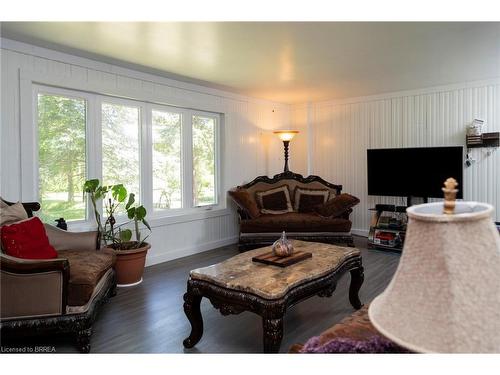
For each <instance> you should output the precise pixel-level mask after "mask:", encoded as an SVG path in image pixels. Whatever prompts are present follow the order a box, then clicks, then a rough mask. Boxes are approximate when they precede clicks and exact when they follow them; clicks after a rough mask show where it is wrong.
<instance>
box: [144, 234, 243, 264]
mask: <svg viewBox="0 0 500 375" xmlns="http://www.w3.org/2000/svg"><path fill="white" fill-rule="evenodd" d="M237 242H238V236H233V237H229V238H225V239H222V240H217V241H211V242H205V243H203V244H201V245H195V246H190V247H185V248H182V249H174V250H171V251H168V252H165V253H163V254H156V255H153V256H148V257H147V258H146V267H149V266H153V265H155V264H159V263H163V262H167V261H169V260H174V259H178V258H183V257H186V256H189V255H194V254H199V253H203V252H205V251H208V250H213V249H216V248H218V247H222V246H227V245H232V244H235V243H237Z"/></svg>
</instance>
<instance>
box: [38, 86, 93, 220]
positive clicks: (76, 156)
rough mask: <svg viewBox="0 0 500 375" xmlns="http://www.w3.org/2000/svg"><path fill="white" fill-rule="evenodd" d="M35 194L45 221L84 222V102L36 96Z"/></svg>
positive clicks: (73, 99)
mask: <svg viewBox="0 0 500 375" xmlns="http://www.w3.org/2000/svg"><path fill="white" fill-rule="evenodd" d="M37 112H38V119H37V120H38V165H39V167H38V177H39V181H38V192H39V198H40V203H41V205H42V211H41V212H40V215H41V217H42V219H43V220H44V221H47V222H52V223H53V222H54V220H55V219H58V218H60V217H64V218H65V219H66V220H68V221H70V220H81V219H85V202H84V197H83V192H82V186H83V183H84V181H85V176H86V163H85V149H86V143H85V133H86V113H87V103H86V101H85V100H84V99H81V98H76V97H75V98H73V97H66V96H61V95H52V94H48V93H38V95H37Z"/></svg>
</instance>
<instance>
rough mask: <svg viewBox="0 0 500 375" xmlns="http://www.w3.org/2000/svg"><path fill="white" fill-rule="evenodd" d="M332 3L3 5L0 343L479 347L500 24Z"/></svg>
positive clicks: (488, 269) (492, 226)
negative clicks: (264, 11)
mask: <svg viewBox="0 0 500 375" xmlns="http://www.w3.org/2000/svg"><path fill="white" fill-rule="evenodd" d="M260 5H262V4H260V3H259V6H260ZM256 6H257V5H256ZM347 8H349V7H347ZM35 9H37V8H36V4H35V5H34V8H33V9H32V10H31V11H35ZM184 9H185V8H184ZM203 9H205V8H203ZM484 9H489V8H488V7H485V8H484ZM298 11H299V12H300V11H301V10H298ZM351 11H352V10H351ZM485 13H487V12H485ZM21 14H22V13H21ZM348 14H349V13H346V16H345V17H344V18H343V19H336V20H329V21H328V22H325V20H323V17H321V16H319V15H318V14H316V16H311V17H310V18H307V17H306V16H304V18H303V17H301V15H300V13H299V15H291V16H289V17H288V18H286V19H281V18H279V17H278V16H276V15H275V16H274V17H275V18H274V19H273V16H271V19H265V20H261V18H259V17H257V16H255V15H254V14H253V13H252V16H248V17H251V18H245V17H243V16H242V15H241V14H238V15H232V14H230V15H228V16H227V18H228V19H226V20H225V21H230V22H218V21H219V20H220V17H219V16H217V15H215V16H213V18H211V19H206V18H201V19H199V20H196V21H195V20H192V17H185V16H184V17H181V19H179V20H175V19H170V18H166V19H163V18H159V19H157V18H154V17H153V19H151V20H150V21H147V22H144V21H143V20H142V19H141V22H139V21H137V19H138V18H137V17H134V15H133V14H132V15H130V14H129V15H127V16H124V17H121V18H119V19H118V20H112V19H111V18H110V19H109V20H108V19H107V18H105V20H102V19H97V20H95V21H92V22H88V20H89V19H92V18H91V17H89V18H86V19H84V20H74V19H73V18H72V17H71V16H70V15H67V14H64V12H63V13H62V15H61V17H60V18H59V19H58V21H63V22H51V21H48V20H47V19H44V18H43V16H42V18H41V19H35V18H33V17H32V18H29V19H30V21H27V18H26V17H24V16H21V17H19V14H18V16H17V17H16V16H11V17H6V18H5V19H3V20H2V22H1V25H0V30H1V57H0V58H1V82H2V85H1V119H2V120H1V121H2V127H1V143H0V146H1V150H0V155H1V160H0V165H1V180H0V196H1V201H0V204H1V205H0V219H1V226H0V227H1V240H2V254H1V269H2V273H1V277H2V278H1V298H2V300H1V301H2V302H1V311H2V316H1V323H0V327H1V329H0V332H1V341H2V342H1V352H2V354H14V353H36V352H46V353H79V352H80V353H91V354H94V353H96V354H97V353H108V354H110V353H127V354H132V353H167V354H173V353H177V354H181V353H182V354H187V353H219V354H228V353H241V354H246V353H259V354H262V353H288V355H286V356H282V357H285V358H290V357H297V356H298V357H311V356H303V355H302V356H301V355H298V354H305V353H393V354H394V353H404V357H405V358H407V357H408V358H414V357H419V356H412V355H409V353H497V354H498V353H500V340H499V338H498V337H499V335H498V332H500V325H499V324H500V319H498V318H499V317H500V315H499V313H498V310H497V308H500V280H499V279H498V275H499V274H500V273H499V272H498V271H499V268H500V236H499V232H500V151H499V150H498V148H499V146H500V144H499V134H500V120H499V119H500V22H491V21H495V20H492V19H489V18H488V16H486V17H487V19H486V20H484V21H489V22H483V19H481V18H480V17H478V16H477V15H475V16H474V17H473V19H471V20H468V19H467V17H465V16H464V15H463V14H460V15H458V16H456V18H449V17H446V16H444V15H443V16H442V20H441V22H429V21H435V20H434V19H433V20H429V21H426V17H423V16H420V17H421V19H419V20H418V21H420V22H403V21H406V20H408V18H407V16H405V15H404V14H402V15H399V16H396V15H395V16H394V20H399V22H368V21H384V20H386V17H383V16H382V17H381V19H380V20H374V19H372V18H371V17H368V18H366V19H365V20H364V22H361V20H362V19H363V17H358V16H356V17H353V16H352V15H351V16H350V17H349V16H348ZM491 14H494V12H491ZM242 17H243V18H242ZM2 18H3V17H2ZM48 19H50V17H49V18H48ZM186 19H191V21H189V22H184V21H185V20H186ZM353 19H355V20H357V21H356V22H353V21H352V20H353ZM278 20H280V21H285V22H277V21H278ZM301 20H302V22H295V21H301ZM306 20H307V21H316V22H305V21H306ZM319 20H322V22H319ZM83 21H86V22H83ZM114 21H120V22H114ZM240 21H251V22H240ZM265 21H266V22H265ZM267 21H272V22H267ZM292 21H293V22H292ZM340 21H349V22H340ZM456 21H464V22H456ZM465 21H467V22H465ZM469 21H470V22H469ZM457 249H461V250H462V251H460V252H457ZM471 254H474V255H471ZM471 258H472V259H471ZM323 297H327V298H323ZM439 301H441V302H439ZM443 301H446V302H443ZM480 322H482V323H481V324H480ZM485 322H487V323H485ZM242 327H245V329H242ZM5 357H9V356H8V355H5ZM80 357H82V356H79V357H78V358H80ZM83 357H85V356H83ZM321 357H325V356H321ZM352 357H353V358H358V357H359V356H352ZM445 357H446V356H445ZM259 358H261V357H259ZM271 358H272V357H271ZM329 358H330V359H329ZM331 358H332V357H328V356H326V359H322V361H326V362H322V363H324V364H326V365H328V364H329V363H330V362H329V361H332V359H331ZM335 358H337V356H335ZM423 358H425V356H424V357H423ZM493 358H494V360H496V361H497V362H498V356H494V357H493ZM281 360H282V359H281ZM448 360H449V358H448ZM263 361H265V360H264V359H263ZM409 361H414V360H413V359H409ZM447 363H448V364H449V362H447ZM473 363H474V364H475V365H477V362H476V360H475V359H471V362H470V363H467V364H473Z"/></svg>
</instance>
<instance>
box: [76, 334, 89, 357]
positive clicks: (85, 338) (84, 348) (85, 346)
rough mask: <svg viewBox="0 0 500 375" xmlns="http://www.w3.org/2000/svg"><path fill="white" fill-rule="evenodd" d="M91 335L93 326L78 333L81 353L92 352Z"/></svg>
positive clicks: (77, 342)
mask: <svg viewBox="0 0 500 375" xmlns="http://www.w3.org/2000/svg"><path fill="white" fill-rule="evenodd" d="M90 336H92V328H88V329H83V330H81V331H78V332H77V334H76V346H77V348H78V350H79V351H80V353H89V352H90Z"/></svg>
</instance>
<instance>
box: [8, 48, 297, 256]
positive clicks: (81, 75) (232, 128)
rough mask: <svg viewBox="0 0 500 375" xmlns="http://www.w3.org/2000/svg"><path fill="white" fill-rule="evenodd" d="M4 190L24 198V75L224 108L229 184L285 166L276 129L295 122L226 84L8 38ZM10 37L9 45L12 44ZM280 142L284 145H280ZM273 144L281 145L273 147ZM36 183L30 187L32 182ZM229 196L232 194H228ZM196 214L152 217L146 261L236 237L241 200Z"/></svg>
mask: <svg viewBox="0 0 500 375" xmlns="http://www.w3.org/2000/svg"><path fill="white" fill-rule="evenodd" d="M2 43H3V45H2V49H1V50H0V51H1V60H0V65H1V104H0V105H1V108H0V109H1V111H0V112H1V122H2V123H1V133H0V135H1V142H0V148H1V150H0V157H1V161H0V165H1V174H0V179H1V180H0V195H2V197H4V198H5V199H8V200H14V201H15V200H19V199H22V197H21V191H22V190H23V186H22V181H21V157H20V156H21V142H22V139H21V130H20V128H21V127H20V124H21V121H22V120H21V118H20V117H21V116H20V111H21V105H20V95H21V93H20V75H21V74H23V75H27V76H32V77H33V79H35V80H38V79H40V80H42V81H43V82H44V83H48V82H50V83H52V84H53V85H56V86H60V87H63V88H70V89H80V90H83V91H91V92H98V93H102V94H109V95H117V96H122V97H128V98H133V99H142V100H148V101H152V102H158V103H165V104H170V105H176V106H181V107H190V108H195V109H201V110H206V111H212V112H219V113H223V114H224V125H223V130H224V131H223V134H221V137H222V144H221V146H222V177H223V180H222V181H223V186H222V190H223V191H224V192H225V191H227V190H228V189H229V188H231V187H232V186H235V185H239V184H241V183H243V182H246V181H250V180H251V179H253V178H254V177H256V176H257V175H262V174H274V173H278V172H280V171H281V169H282V160H279V158H280V157H281V158H282V145H279V141H277V140H275V139H274V138H275V137H274V136H273V137H270V139H271V141H269V142H268V143H266V142H262V139H263V138H265V136H266V135H269V134H271V133H272V130H273V129H276V128H280V127H288V126H289V122H290V115H289V109H290V107H289V106H288V105H283V104H280V103H274V102H269V101H264V100H258V99H254V98H249V97H244V96H241V95H236V94H232V93H228V92H224V91H220V90H214V89H210V88H205V87H202V86H198V85H192V84H185V83H183V82H178V81H173V80H169V79H165V78H163V77H157V76H152V75H150V74H144V73H140V72H137V71H133V70H128V69H123V68H119V67H115V66H112V65H109V64H104V63H100V62H97V61H92V60H88V59H82V58H79V57H76V56H72V55H66V54H62V53H58V52H54V51H51V50H47V49H41V48H38V47H33V46H29V45H26V44H22V43H17V42H12V41H8V40H5V39H2ZM5 44H7V46H5ZM273 142H274V143H276V144H278V147H274V146H275V144H273ZM271 146H273V147H274V149H268V147H271ZM28 190H29V189H28ZM224 196H225V195H224ZM227 204H228V209H226V210H222V211H220V212H217V213H215V212H212V213H209V214H206V215H198V216H196V215H195V217H194V218H193V217H190V218H189V219H186V220H185V221H183V220H176V221H173V222H169V221H168V220H167V221H166V222H165V221H162V220H161V219H160V220H159V224H155V223H154V222H153V223H152V224H153V226H154V230H153V233H152V236H151V243H152V248H151V250H150V252H149V254H148V258H147V264H154V263H158V262H162V261H166V260H169V259H173V258H178V257H182V256H186V255H190V254H194V253H197V252H200V251H205V250H209V249H211V248H216V247H219V246H223V245H226V244H229V243H234V242H236V240H237V235H238V225H237V218H236V215H235V207H234V206H233V204H232V203H231V202H227Z"/></svg>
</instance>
